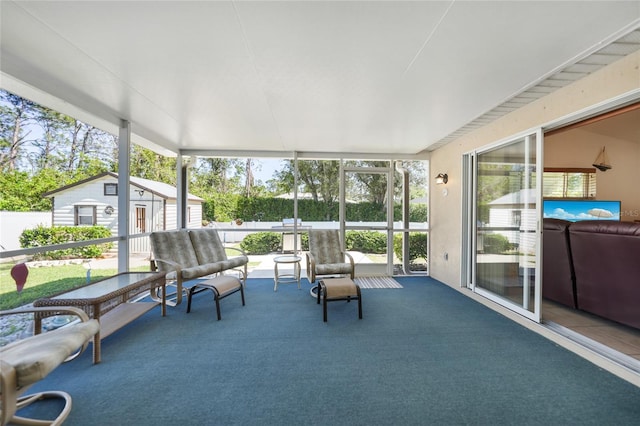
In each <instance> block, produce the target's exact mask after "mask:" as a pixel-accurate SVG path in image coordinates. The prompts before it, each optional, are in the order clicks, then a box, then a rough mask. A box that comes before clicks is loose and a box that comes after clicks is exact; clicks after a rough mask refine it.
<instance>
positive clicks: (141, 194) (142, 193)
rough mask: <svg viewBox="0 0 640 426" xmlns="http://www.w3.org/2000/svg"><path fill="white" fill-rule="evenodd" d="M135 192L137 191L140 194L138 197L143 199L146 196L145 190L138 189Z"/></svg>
mask: <svg viewBox="0 0 640 426" xmlns="http://www.w3.org/2000/svg"><path fill="white" fill-rule="evenodd" d="M135 191H136V192H137V193H138V195H139V196H141V197H142V196H143V195H144V189H136V190H135Z"/></svg>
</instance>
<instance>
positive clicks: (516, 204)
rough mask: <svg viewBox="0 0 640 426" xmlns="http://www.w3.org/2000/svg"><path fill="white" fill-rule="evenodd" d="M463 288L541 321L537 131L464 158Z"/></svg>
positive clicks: (539, 141) (539, 134) (539, 135)
mask: <svg viewBox="0 0 640 426" xmlns="http://www.w3.org/2000/svg"><path fill="white" fill-rule="evenodd" d="M463 163H464V164H463V165H464V166H465V175H464V180H465V185H466V186H467V191H466V194H467V195H466V197H465V198H466V199H465V205H467V208H468V209H467V212H469V213H470V214H468V215H467V217H466V218H465V220H466V226H465V229H466V236H465V240H466V242H467V247H468V251H467V253H466V254H465V255H464V256H463V258H464V259H466V262H467V263H466V265H465V274H464V276H465V277H466V278H467V281H468V282H467V285H468V286H469V287H471V288H472V289H473V290H474V291H475V292H477V293H479V294H482V295H483V296H485V297H488V298H490V299H492V300H494V301H496V302H498V303H500V304H502V305H504V306H506V307H508V308H509V309H512V310H514V311H516V312H518V313H520V314H522V315H524V316H526V317H528V318H531V319H533V320H535V321H540V298H541V279H540V270H541V269H540V263H541V262H540V259H541V256H540V239H541V233H540V204H541V202H539V200H540V199H541V195H540V194H541V191H542V188H541V185H542V180H541V175H542V173H538V171H540V172H541V171H542V164H541V163H542V131H541V130H539V131H537V132H535V133H531V134H527V135H525V136H521V137H516V138H514V139H511V140H509V141H506V142H504V143H500V144H498V145H495V146H492V147H489V148H487V149H483V150H478V151H475V152H473V153H471V154H468V155H467V156H465V159H464V161H463Z"/></svg>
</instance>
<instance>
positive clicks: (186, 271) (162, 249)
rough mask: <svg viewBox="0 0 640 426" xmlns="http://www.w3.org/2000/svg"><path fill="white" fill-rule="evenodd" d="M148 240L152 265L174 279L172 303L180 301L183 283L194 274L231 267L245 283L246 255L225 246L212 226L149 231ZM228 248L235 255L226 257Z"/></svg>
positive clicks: (215, 272) (197, 276) (202, 274)
mask: <svg viewBox="0 0 640 426" xmlns="http://www.w3.org/2000/svg"><path fill="white" fill-rule="evenodd" d="M150 240H151V250H152V252H153V259H152V260H151V269H152V270H159V271H161V272H166V273H167V279H169V280H172V281H175V285H176V294H175V296H176V298H175V302H174V303H173V304H176V305H177V304H180V303H181V302H182V296H183V293H184V292H185V291H186V288H185V283H186V282H187V281H189V280H193V279H196V278H201V277H204V276H208V275H214V274H222V273H225V272H228V271H231V270H234V271H236V272H238V273H239V274H240V279H241V281H242V283H243V285H244V282H245V280H246V278H247V263H248V262H249V258H248V257H247V256H246V254H245V252H244V251H243V250H241V249H238V248H233V247H225V246H224V245H223V244H222V242H221V241H220V237H219V236H218V231H216V230H215V229H210V228H202V229H178V230H172V231H158V232H152V233H151V236H150ZM227 250H233V251H237V252H238V255H237V256H234V257H228V256H227V254H226V251H227ZM168 303H169V302H168Z"/></svg>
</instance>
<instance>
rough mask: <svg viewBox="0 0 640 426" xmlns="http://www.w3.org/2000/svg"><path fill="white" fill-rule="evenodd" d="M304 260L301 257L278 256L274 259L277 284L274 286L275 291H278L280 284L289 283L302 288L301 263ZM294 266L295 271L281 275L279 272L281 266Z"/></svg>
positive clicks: (274, 278)
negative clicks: (289, 264) (296, 284)
mask: <svg viewBox="0 0 640 426" xmlns="http://www.w3.org/2000/svg"><path fill="white" fill-rule="evenodd" d="M301 260H302V258H301V257H300V256H277V257H274V258H273V262H274V270H273V272H274V277H273V281H275V284H274V286H273V291H278V284H285V283H287V284H289V283H298V288H300V261H301ZM287 263H291V264H293V271H291V272H285V273H280V271H279V270H278V265H280V264H287Z"/></svg>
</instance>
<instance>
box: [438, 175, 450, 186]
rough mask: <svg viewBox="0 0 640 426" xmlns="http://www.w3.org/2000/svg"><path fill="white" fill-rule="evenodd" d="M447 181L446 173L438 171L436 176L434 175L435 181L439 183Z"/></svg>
mask: <svg viewBox="0 0 640 426" xmlns="http://www.w3.org/2000/svg"><path fill="white" fill-rule="evenodd" d="M447 182H449V175H447V174H446V173H438V176H436V183H437V184H438V185H440V184H443V183H447Z"/></svg>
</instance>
